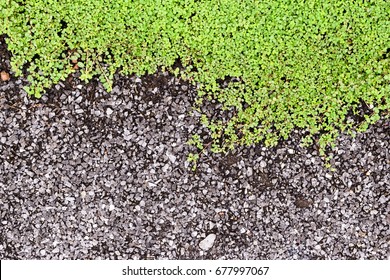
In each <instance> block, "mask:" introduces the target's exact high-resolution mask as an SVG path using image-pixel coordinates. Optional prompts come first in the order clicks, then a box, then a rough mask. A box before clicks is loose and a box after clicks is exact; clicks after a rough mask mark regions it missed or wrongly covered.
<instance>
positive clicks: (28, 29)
mask: <svg viewBox="0 0 390 280" xmlns="http://www.w3.org/2000/svg"><path fill="white" fill-rule="evenodd" d="M0 10H1V13H0V34H7V36H8V38H7V44H8V47H9V50H10V51H11V52H12V54H13V57H12V69H13V71H14V72H15V73H16V75H21V74H22V69H23V67H27V71H28V80H29V81H30V85H29V86H28V87H27V88H26V91H27V92H28V93H29V94H31V95H35V96H36V97H39V96H40V95H41V94H42V93H43V92H44V90H45V89H46V88H48V87H50V86H51V85H52V84H55V83H58V82H59V81H61V80H64V79H65V78H66V77H67V76H68V75H69V74H70V73H72V72H74V71H81V79H83V80H85V81H88V80H90V79H91V78H92V77H93V76H97V77H99V79H100V81H101V82H102V83H103V85H104V86H105V87H106V88H107V89H108V90H110V88H111V85H112V80H113V75H114V73H115V72H116V71H120V72H121V73H123V74H133V73H136V74H138V75H142V74H145V73H153V72H155V71H156V70H157V69H158V68H159V67H161V68H163V69H167V70H170V71H172V72H173V73H175V74H176V75H179V76H181V77H182V78H183V79H187V80H189V81H191V82H193V83H197V84H198V86H199V97H198V100H197V105H199V110H200V111H201V112H202V113H203V116H202V123H203V124H204V125H205V126H207V128H208V129H209V131H210V136H211V139H212V142H211V143H204V144H205V145H203V144H202V143H201V141H202V139H199V137H195V138H193V139H192V142H194V143H195V144H196V146H197V147H198V148H199V151H201V149H200V148H202V149H203V147H210V148H211V150H212V151H214V152H221V151H227V150H229V149H234V147H236V146H237V145H252V144H256V143H259V142H263V143H265V144H266V145H275V144H276V143H277V142H278V141H279V140H280V139H286V138H287V137H288V136H289V135H290V133H291V131H292V130H293V129H294V128H300V129H303V130H305V131H307V132H308V136H307V137H305V138H304V139H302V142H303V143H304V144H311V143H313V142H316V144H317V145H318V146H319V147H320V151H321V153H322V154H324V151H325V149H326V147H327V146H328V145H329V144H332V143H334V140H335V138H336V137H337V136H338V134H339V133H340V132H341V131H347V132H352V131H363V130H365V129H366V128H367V126H368V125H369V124H371V123H374V122H376V121H377V120H379V118H380V116H381V114H383V115H386V116H388V115H389V109H390V2H389V1H387V0H382V1H381V0H377V1H352V0H351V1H336V0H326V1H325V0H312V1H302V0H274V1H254V0H242V1H236V0H207V1H201V0H200V1H196V0H182V1H178V0H165V1H155V0H153V1H152V0H135V1H126V0H117V1H103V0H95V1H86V0H71V1H70V0H62V1H55V0H34V1H33V0H2V1H1V2H0ZM178 59H180V61H181V63H182V65H183V66H184V69H176V68H174V67H173V65H174V63H175V61H177V60H178ZM233 78H234V79H233ZM223 81H225V82H226V84H225V85H224V86H223ZM229 81H230V82H229ZM210 101H214V102H217V103H219V104H222V105H223V106H222V108H221V110H223V111H226V112H229V114H227V115H228V116H229V117H227V118H215V117H213V116H212V115H210V114H207V113H206V112H204V111H203V105H204V104H205V102H210ZM362 105H364V106H365V107H366V108H369V112H370V113H368V114H365V115H363V118H364V120H363V121H359V122H356V121H354V120H353V119H351V118H347V116H348V115H351V114H352V115H353V114H354V115H358V114H359V113H360V111H359V108H360V106H362ZM213 115H221V114H213ZM197 158H198V157H197V156H195V155H192V157H191V159H192V160H196V159H197Z"/></svg>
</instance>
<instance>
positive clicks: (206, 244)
mask: <svg viewBox="0 0 390 280" xmlns="http://www.w3.org/2000/svg"><path fill="white" fill-rule="evenodd" d="M216 237H217V236H216V235H215V234H209V235H207V237H206V238H205V239H203V240H202V241H201V242H200V243H199V247H200V249H202V250H203V251H207V250H209V249H210V248H211V247H213V245H214V241H215V238H216Z"/></svg>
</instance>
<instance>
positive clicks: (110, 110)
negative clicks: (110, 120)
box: [106, 108, 114, 116]
mask: <svg viewBox="0 0 390 280" xmlns="http://www.w3.org/2000/svg"><path fill="white" fill-rule="evenodd" d="M113 112H114V111H113V110H112V109H111V108H107V110H106V113H107V115H108V116H110V115H111V114H112V113H113Z"/></svg>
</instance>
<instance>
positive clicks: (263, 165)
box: [260, 160, 267, 168]
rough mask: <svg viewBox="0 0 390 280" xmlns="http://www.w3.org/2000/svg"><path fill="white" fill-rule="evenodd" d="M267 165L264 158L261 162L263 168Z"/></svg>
mask: <svg viewBox="0 0 390 280" xmlns="http://www.w3.org/2000/svg"><path fill="white" fill-rule="evenodd" d="M266 166H267V163H266V162H265V161H264V160H262V161H261V162H260V167H261V168H264V167H266Z"/></svg>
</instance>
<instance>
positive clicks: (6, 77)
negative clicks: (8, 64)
mask: <svg viewBox="0 0 390 280" xmlns="http://www.w3.org/2000/svg"><path fill="white" fill-rule="evenodd" d="M0 78H1V80H2V81H3V82H5V81H8V80H9V79H10V77H9V74H8V73H7V72H5V71H1V73H0Z"/></svg>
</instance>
